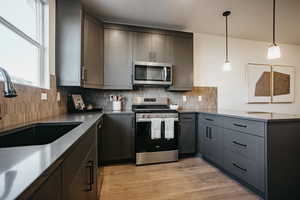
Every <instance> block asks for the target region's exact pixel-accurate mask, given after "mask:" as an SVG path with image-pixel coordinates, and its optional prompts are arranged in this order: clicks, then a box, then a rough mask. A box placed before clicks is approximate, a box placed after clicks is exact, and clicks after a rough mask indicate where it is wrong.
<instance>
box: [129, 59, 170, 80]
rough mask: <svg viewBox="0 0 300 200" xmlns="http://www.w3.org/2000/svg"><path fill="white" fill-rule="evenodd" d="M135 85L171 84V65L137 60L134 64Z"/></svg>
mask: <svg viewBox="0 0 300 200" xmlns="http://www.w3.org/2000/svg"><path fill="white" fill-rule="evenodd" d="M133 71H134V81H133V82H134V84H135V85H171V84H172V65H171V64H167V63H151V62H137V63H135V64H134V69H133Z"/></svg>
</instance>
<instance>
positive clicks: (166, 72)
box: [164, 67, 167, 81]
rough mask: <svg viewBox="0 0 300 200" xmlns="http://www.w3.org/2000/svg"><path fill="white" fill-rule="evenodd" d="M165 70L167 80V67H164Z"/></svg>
mask: <svg viewBox="0 0 300 200" xmlns="http://www.w3.org/2000/svg"><path fill="white" fill-rule="evenodd" d="M164 72H165V81H167V67H164Z"/></svg>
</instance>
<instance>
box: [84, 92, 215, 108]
mask: <svg viewBox="0 0 300 200" xmlns="http://www.w3.org/2000/svg"><path fill="white" fill-rule="evenodd" d="M110 95H119V96H124V97H125V100H124V102H123V110H130V109H131V105H132V99H133V97H135V96H142V97H168V98H169V100H170V103H171V104H178V105H179V106H180V108H182V109H213V108H217V88H216V87H194V88H193V91H190V92H169V91H167V90H166V89H164V88H138V89H136V90H132V91H112V90H110V91H103V90H87V91H85V92H84V94H83V97H84V100H85V101H86V103H88V104H92V105H94V106H96V107H103V108H104V109H105V110H111V108H112V103H111V102H110V101H109V96H110ZM183 96H186V97H187V101H186V102H184V101H183ZM199 96H201V97H202V101H199Z"/></svg>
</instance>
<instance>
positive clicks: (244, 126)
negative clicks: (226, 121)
mask: <svg viewBox="0 0 300 200" xmlns="http://www.w3.org/2000/svg"><path fill="white" fill-rule="evenodd" d="M233 125H234V126H237V127H241V128H247V126H246V125H243V124H233Z"/></svg>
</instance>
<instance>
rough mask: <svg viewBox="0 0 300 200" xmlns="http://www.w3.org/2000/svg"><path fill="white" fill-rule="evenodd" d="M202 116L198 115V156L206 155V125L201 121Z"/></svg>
mask: <svg viewBox="0 0 300 200" xmlns="http://www.w3.org/2000/svg"><path fill="white" fill-rule="evenodd" d="M200 115H201V114H199V115H198V124H197V145H196V146H197V154H204V144H203V142H204V133H203V132H204V128H203V127H204V126H205V123H204V122H203V121H202V120H200V117H199V116H200Z"/></svg>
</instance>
